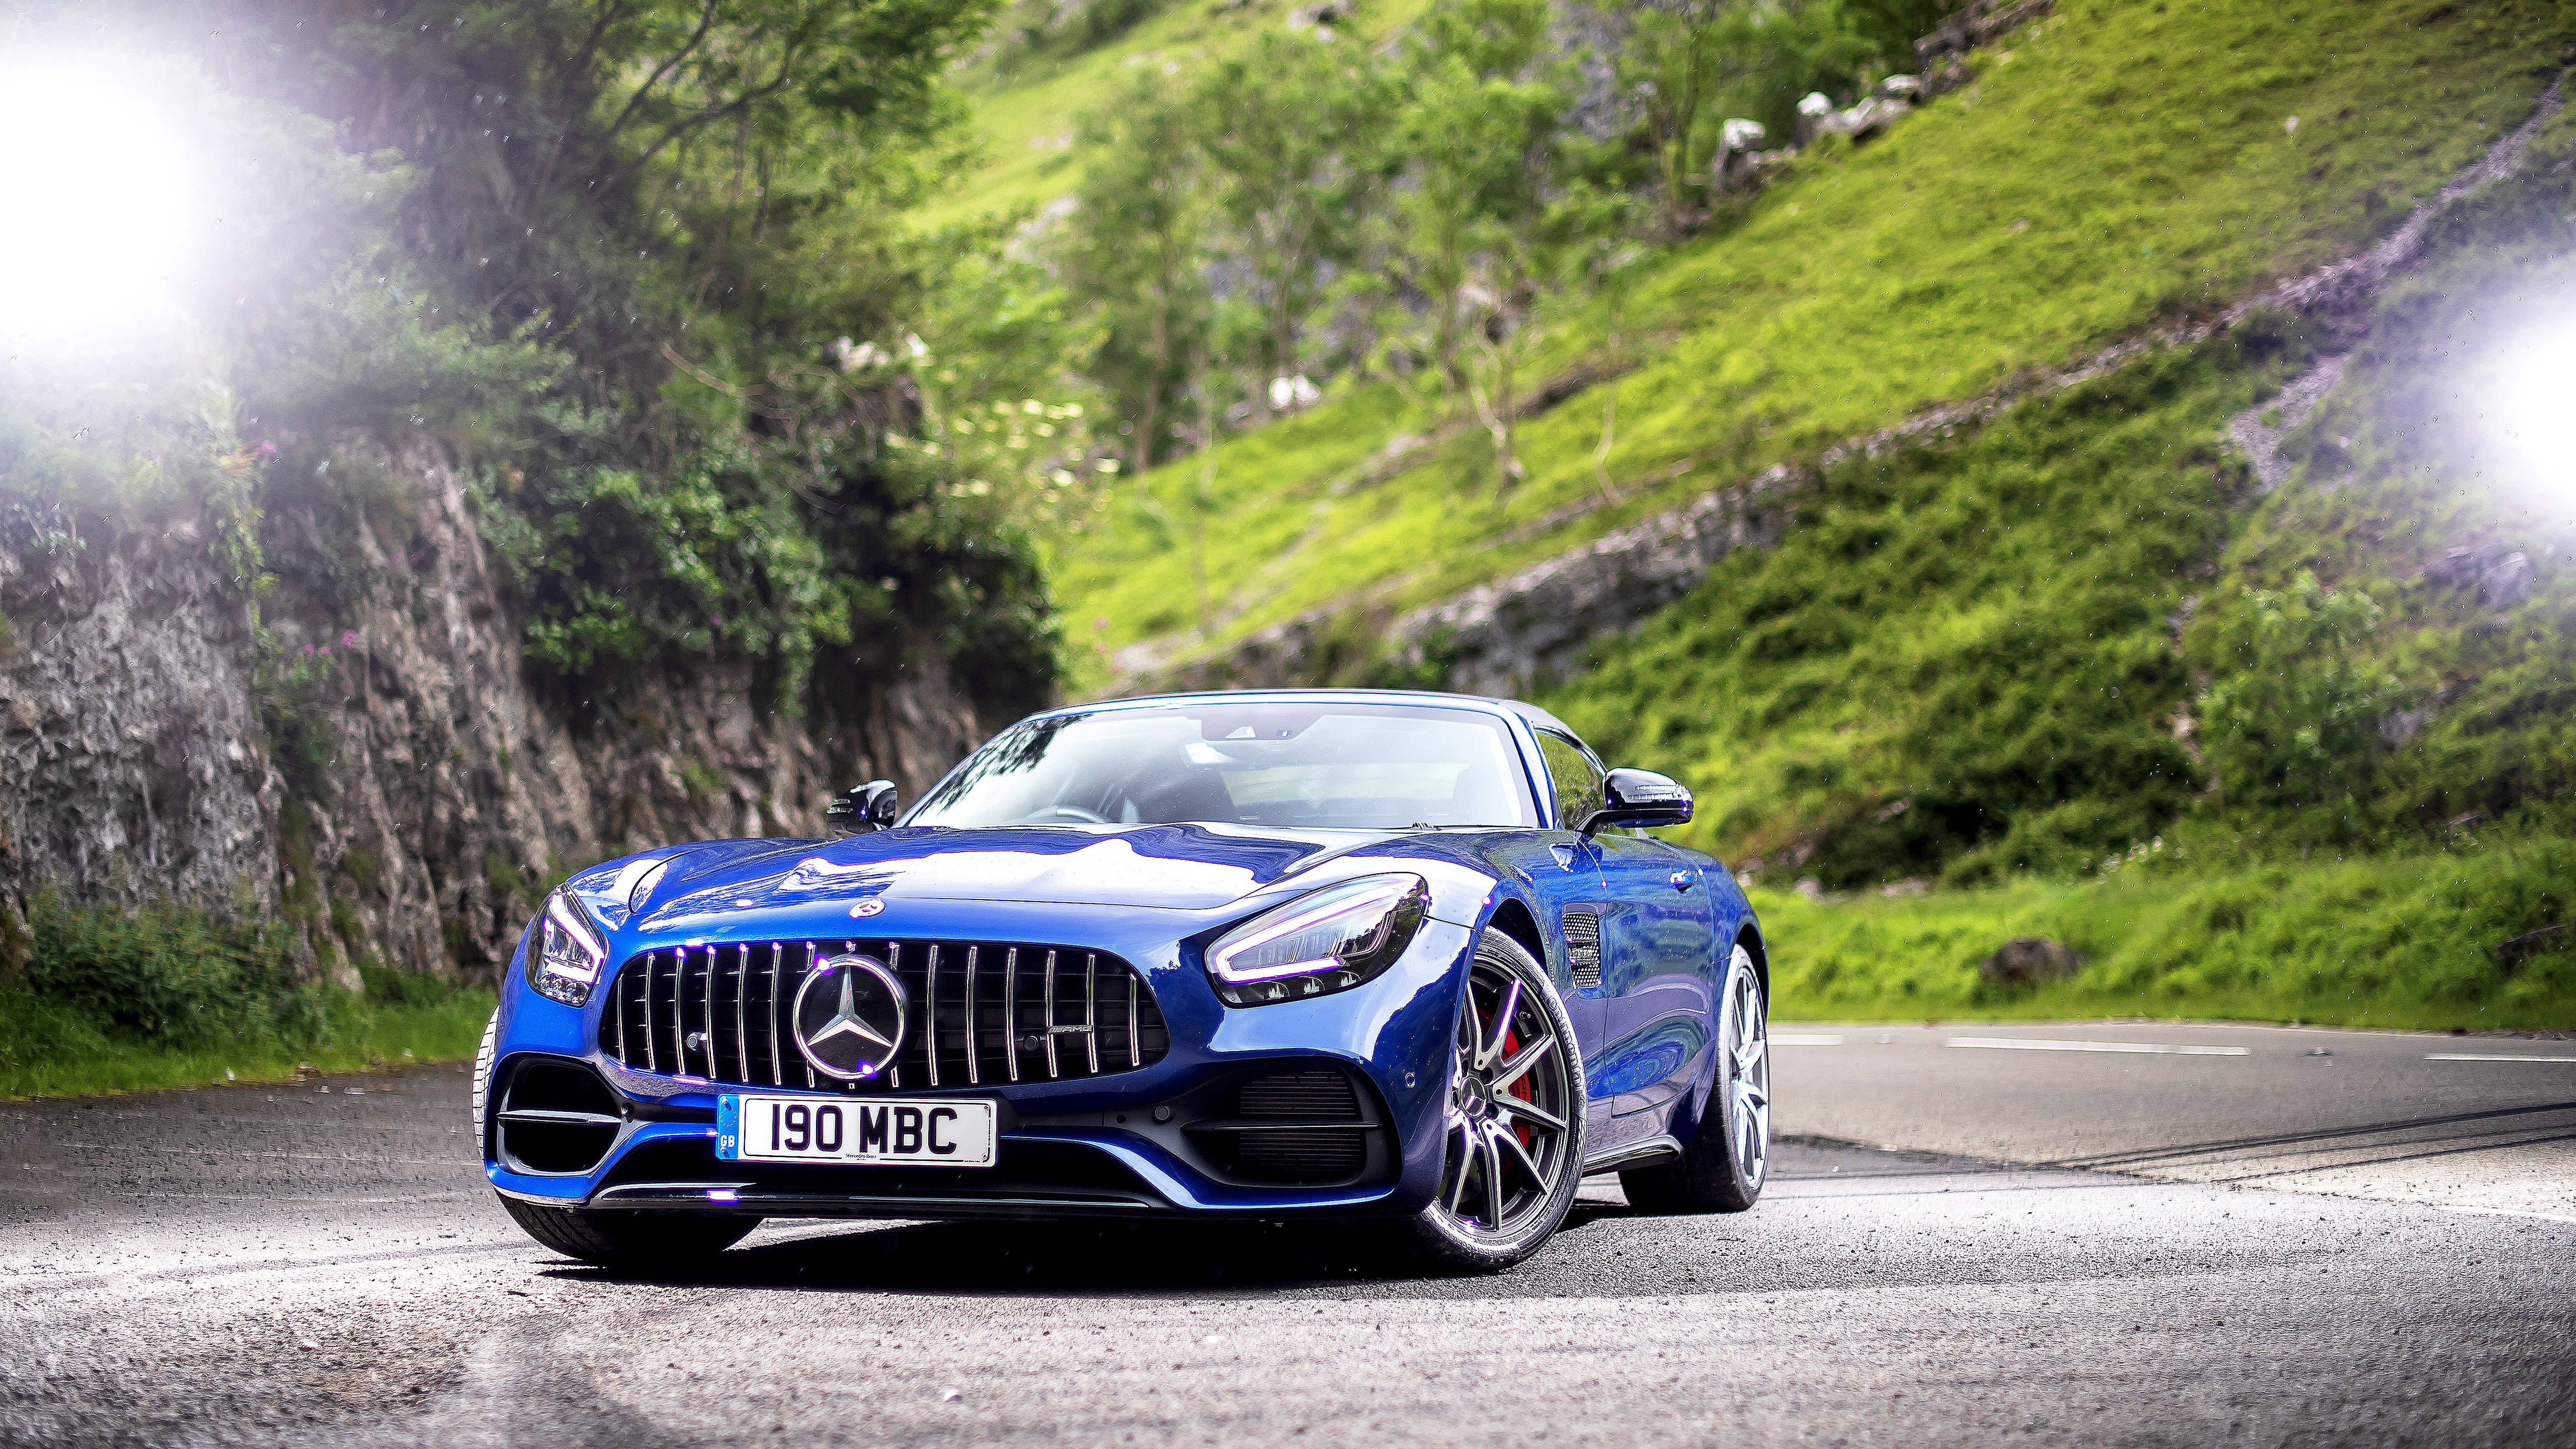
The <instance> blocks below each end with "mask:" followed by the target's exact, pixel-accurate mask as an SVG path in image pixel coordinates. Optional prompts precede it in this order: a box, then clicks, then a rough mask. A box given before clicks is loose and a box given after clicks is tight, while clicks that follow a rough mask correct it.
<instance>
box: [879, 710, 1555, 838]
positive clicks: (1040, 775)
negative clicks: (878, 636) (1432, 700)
mask: <svg viewBox="0 0 2576 1449" xmlns="http://www.w3.org/2000/svg"><path fill="white" fill-rule="evenodd" d="M908 823H910V824H913V825H960V826H974V825H1177V824H1183V823H1200V824H1214V823H1225V824H1236V825H1287V826H1303V827H1311V828H1319V829H1344V830H1403V829H1408V828H1411V827H1415V826H1428V825H1486V826H1503V827H1529V826H1535V825H1536V824H1537V823H1538V816H1537V813H1536V811H1535V808H1534V807H1533V806H1532V805H1531V803H1530V795H1529V790H1528V788H1527V785H1526V782H1525V777H1524V776H1523V774H1522V771H1521V767H1520V756H1519V754H1518V752H1517V751H1515V750H1514V749H1513V747H1512V738H1511V735H1510V733H1509V732H1508V730H1507V729H1506V727H1505V725H1504V723H1503V721H1502V720H1501V719H1499V718H1497V717H1495V716H1493V715H1490V714H1486V713H1484V712H1482V711H1480V710H1466V709H1441V708H1437V707H1432V706H1423V705H1398V704H1358V703H1348V704H1345V703H1338V702H1336V703H1330V704H1313V703H1307V704H1288V703H1269V702H1244V703H1211V704H1189V705H1174V706H1172V707H1170V708H1168V709H1118V710H1104V711H1102V712H1100V713H1097V714H1080V715H1054V716H1050V717H1049V718H1046V719H1039V720H1030V721H1028V722H1026V723H1023V724H1020V725H1017V726H1015V727H1013V728H1012V729H1010V730H1008V731H1006V732H1004V733H1003V734H1001V735H999V736H997V737H996V738H995V739H994V740H993V741H992V742H991V743H990V744H987V745H986V746H984V748H983V749H981V750H979V751H977V752H976V753H975V755H974V757H973V758H971V759H969V760H968V761H967V762H966V764H965V766H964V767H963V768H962V769H960V770H958V772H957V773H956V774H954V775H951V776H950V777H949V778H948V780H947V781H946V782H945V783H943V784H942V785H941V786H940V787H939V788H938V789H937V790H936V791H934V792H932V794H931V796H930V798H929V799H927V800H925V801H923V802H922V805H921V808H920V810H919V811H917V812H916V813H915V814H914V815H913V817H912V819H911V820H910V821H909V822H908Z"/></svg>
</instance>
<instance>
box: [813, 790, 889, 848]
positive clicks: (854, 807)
mask: <svg viewBox="0 0 2576 1449" xmlns="http://www.w3.org/2000/svg"><path fill="white" fill-rule="evenodd" d="M896 805H897V801H896V799H895V792H894V781H892V780H870V781H869V782H867V783H866V784H864V785H861V786H859V787H858V788H857V789H855V790H851V791H849V792H847V793H845V794H842V795H838V796H835V797H834V798H833V800H832V804H831V806H830V808H828V809H826V810H825V811H824V812H823V823H824V824H825V825H827V826H829V827H831V830H832V833H833V834H835V835H857V834H860V833H861V832H864V831H869V830H883V829H885V828H886V827H887V826H889V825H892V824H893V823H894V817H895V816H896V814H898V813H899V812H898V810H897V809H896Z"/></svg>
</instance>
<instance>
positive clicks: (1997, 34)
mask: <svg viewBox="0 0 2576 1449" xmlns="http://www.w3.org/2000/svg"><path fill="white" fill-rule="evenodd" d="M2056 8H2057V0H1977V3H1976V4H1974V5H1971V6H1969V7H1968V8H1967V9H1965V10H1962V11H1960V12H1958V13H1957V14H1955V15H1952V16H1951V17H1950V18H1949V19H1947V20H1944V21H1942V22H1941V24H1940V26H1939V28H1937V29H1935V30H1934V31H1933V32H1932V33H1931V34H1930V35H1927V36H1924V37H1923V38H1922V39H1921V40H1918V41H1916V42H1914V62H1915V65H1914V68H1915V70H1916V71H1917V72H1918V73H1922V74H1929V73H1930V72H1931V71H1932V69H1933V67H1934V65H1935V63H1936V62H1938V61H1940V60H1941V59H1942V58H1943V57H1945V56H1954V55H1960V54H1964V53H1965V52H1967V51H1971V50H1975V49H1977V48H1978V47H1980V46H1984V45H1991V44H1993V43H1994V42H1995V41H1997V40H2000V39H2002V38H2003V37H2004V36H2006V35H2009V34H2011V33H2012V32H2013V31H2015V30H2017V29H2019V28H2021V27H2022V26H2024V25H2028V24H2029V23H2030V22H2032V21H2034V20H2037V19H2039V18H2041V17H2042V16H2045V15H2047V14H2049V13H2050V12H2051V11H2054V10H2055V9H2056Z"/></svg>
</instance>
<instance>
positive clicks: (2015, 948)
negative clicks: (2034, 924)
mask: <svg viewBox="0 0 2576 1449" xmlns="http://www.w3.org/2000/svg"><path fill="white" fill-rule="evenodd" d="M2083 965H2084V955H2083V953H2082V952H2080V951H2077V950H2076V949H2075V948H2074V947H2072V946H2069V945H2067V944H2066V943H2065V942H2063V941H2052V940H2050V939H2048V938H2047V937H2045V936H2016V937H2014V938H2013V939H2012V940H2009V941H2006V942H2004V943H2003V945H2002V946H2001V947H1999V948H1997V950H1996V951H1995V954H1993V955H1991V956H1988V957H1987V958H1986V959H1985V960H1984V961H1982V962H1980V963H1979V964H1978V966H1977V976H1978V978H1979V979H1981V980H1983V981H1984V982H1985V983H1986V984H1987V985H1989V986H2006V987H2014V986H2037V985H2040V984H2042V983H2044V982H2049V981H2063V980H2065V979H2066V978H2067V977H2069V976H2072V975H2074V974H2075V973H2076V971H2077V970H2079V969H2080V968H2082V966H2083Z"/></svg>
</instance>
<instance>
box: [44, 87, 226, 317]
mask: <svg viewBox="0 0 2576 1449" xmlns="http://www.w3.org/2000/svg"><path fill="white" fill-rule="evenodd" d="M186 149H187V143H186V141H185V139H184V138H183V137H182V136H181V135H180V134H179V132H178V130H177V128H176V127H175V126H174V125H173V124H172V123H171V120H170V117H169V116H168V115H167V113H166V112H165V111H164V110H163V109H162V108H161V107H159V106H157V105H156V104H155V103H154V102H153V100H152V98H151V97H149V96H147V95H144V94H141V93H139V92H138V91H137V90H136V89H135V88H134V87H132V86H130V85H127V84H125V83H123V82H121V81H119V80H118V79H117V78H115V77H114V76H113V75H110V74H107V73H104V72H102V71H98V70H89V69H79V68H72V67H63V68H59V69H50V70H49V69H44V68H39V67H25V66H12V67H9V68H8V69H6V70H0V197H5V198H6V203H5V205H0V342H5V343H6V344H7V350H8V351H10V352H12V353H14V352H16V351H18V350H19V349H20V348H22V347H30V346H34V347H77V346H79V345H81V344H82V343H84V342H88V341H102V340H108V339H110V338H113V337H116V336H119V335H124V334H131V333H133V332H135V331H138V330H143V329H148V328H150V327H151V326H153V325H154V324H155V322H156V321H157V320H159V319H164V318H167V317H168V316H169V314H170V312H171V309H172V308H173V307H175V306H176V303H177V291H178V288H177V282H178V273H179V270H180V267H181V266H182V264H183V263H184V262H185V260H186V258H187V255H188V247H189V232H190V229H191V228H190V223H191V220H192V218H193V217H194V216H195V215H197V211H196V208H195V207H194V206H193V205H192V204H191V198H190V196H189V192H190V190H191V186H190V177H191V175H192V174H193V172H194V168H192V167H191V166H190V165H189V164H188V157H187V155H186Z"/></svg>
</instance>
